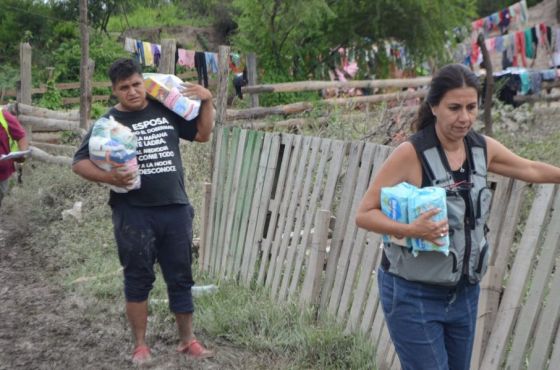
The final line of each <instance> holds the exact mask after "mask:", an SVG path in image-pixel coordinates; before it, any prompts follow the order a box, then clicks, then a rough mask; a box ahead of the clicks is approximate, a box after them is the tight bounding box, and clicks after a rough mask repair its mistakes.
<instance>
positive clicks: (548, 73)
mask: <svg viewBox="0 0 560 370" xmlns="http://www.w3.org/2000/svg"><path fill="white" fill-rule="evenodd" d="M541 76H542V79H543V81H553V80H554V79H555V78H556V71H555V70H554V69H544V70H542V71H541Z"/></svg>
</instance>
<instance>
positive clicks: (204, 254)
mask: <svg viewBox="0 0 560 370" xmlns="http://www.w3.org/2000/svg"><path fill="white" fill-rule="evenodd" d="M202 194H203V198H202V199H203V201H202V213H201V215H200V243H199V247H198V266H199V268H200V271H205V269H204V267H205V265H208V263H207V262H206V260H207V259H208V249H207V248H208V245H209V243H208V242H207V238H208V229H209V227H208V225H209V224H210V220H209V217H208V216H209V214H210V200H211V199H210V198H211V197H212V184H211V183H209V182H205V183H204V184H203V187H202Z"/></svg>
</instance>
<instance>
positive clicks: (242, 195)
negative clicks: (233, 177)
mask: <svg viewBox="0 0 560 370" xmlns="http://www.w3.org/2000/svg"><path fill="white" fill-rule="evenodd" d="M245 132H246V144H245V149H244V151H243V154H242V157H241V158H240V161H238V165H240V167H241V171H240V172H239V182H238V188H237V197H236V201H235V202H236V203H235V208H234V209H235V210H234V213H233V222H232V229H231V241H230V244H229V245H230V247H229V249H230V253H231V258H229V260H228V263H227V265H226V276H236V275H237V273H238V271H235V270H234V267H235V264H236V261H237V259H238V258H239V260H241V256H240V254H241V251H240V250H239V249H240V248H239V244H238V241H239V232H240V228H241V217H242V214H243V207H244V206H245V199H246V198H247V196H248V194H247V186H248V181H249V170H250V169H251V166H252V163H251V160H252V159H253V157H252V154H253V149H254V147H255V139H256V131H245Z"/></svg>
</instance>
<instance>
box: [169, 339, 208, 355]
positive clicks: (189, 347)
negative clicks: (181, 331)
mask: <svg viewBox="0 0 560 370" xmlns="http://www.w3.org/2000/svg"><path fill="white" fill-rule="evenodd" d="M177 351H179V352H181V353H184V354H186V355H187V356H189V357H192V358H196V359H202V358H208V357H212V356H214V353H213V352H212V351H210V350H208V349H206V348H204V346H203V345H202V344H201V343H200V342H199V341H198V340H197V339H192V340H191V341H190V342H188V343H187V344H181V345H180V346H179V348H178V349H177Z"/></svg>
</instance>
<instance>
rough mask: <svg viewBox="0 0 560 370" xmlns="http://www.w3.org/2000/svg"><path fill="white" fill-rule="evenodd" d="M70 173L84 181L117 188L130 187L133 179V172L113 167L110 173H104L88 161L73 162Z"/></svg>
mask: <svg viewBox="0 0 560 370" xmlns="http://www.w3.org/2000/svg"><path fill="white" fill-rule="evenodd" d="M72 171H74V173H76V174H77V175H80V176H81V177H83V178H84V179H86V180H89V181H94V182H102V183H104V184H109V185H114V186H118V187H127V186H131V185H132V184H133V183H134V178H135V173H134V171H131V170H123V169H120V168H119V167H115V168H113V169H112V170H111V171H104V170H102V169H101V168H99V167H97V166H96V165H95V163H93V162H92V161H91V160H89V159H82V160H79V161H77V162H74V163H73V164H72Z"/></svg>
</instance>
